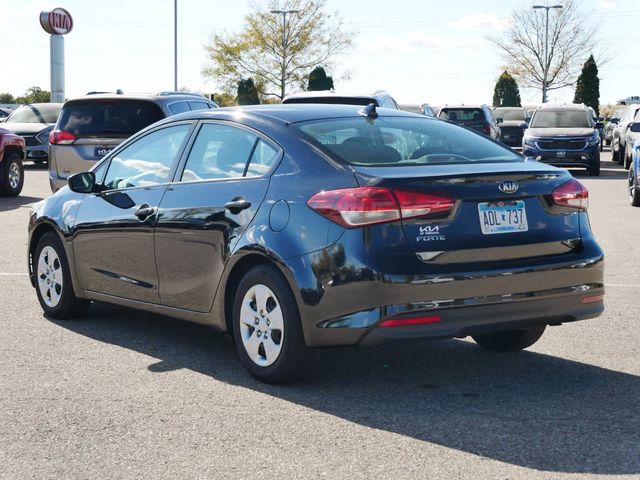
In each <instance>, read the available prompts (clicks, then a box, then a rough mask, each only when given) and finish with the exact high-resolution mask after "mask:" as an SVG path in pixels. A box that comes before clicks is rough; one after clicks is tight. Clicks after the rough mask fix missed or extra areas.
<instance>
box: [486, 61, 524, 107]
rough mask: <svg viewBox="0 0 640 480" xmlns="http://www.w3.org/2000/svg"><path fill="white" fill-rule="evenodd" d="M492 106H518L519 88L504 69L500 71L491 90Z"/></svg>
mask: <svg viewBox="0 0 640 480" xmlns="http://www.w3.org/2000/svg"><path fill="white" fill-rule="evenodd" d="M493 106H494V107H520V106H521V105H520V89H519V88H518V84H517V83H516V80H515V79H514V78H513V77H512V76H511V75H509V72H507V71H506V70H505V71H504V72H502V75H500V78H498V81H497V82H496V87H495V88H494V90H493Z"/></svg>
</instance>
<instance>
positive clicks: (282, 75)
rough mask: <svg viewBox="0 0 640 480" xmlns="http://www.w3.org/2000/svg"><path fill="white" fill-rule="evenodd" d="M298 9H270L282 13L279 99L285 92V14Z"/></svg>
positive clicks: (277, 13)
mask: <svg viewBox="0 0 640 480" xmlns="http://www.w3.org/2000/svg"><path fill="white" fill-rule="evenodd" d="M299 11H300V10H271V13H274V14H276V15H282V67H281V70H280V100H281V101H282V100H283V99H284V94H285V84H286V82H285V75H286V73H287V15H293V14H294V13H298V12H299Z"/></svg>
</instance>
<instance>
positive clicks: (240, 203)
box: [224, 197, 251, 215]
mask: <svg viewBox="0 0 640 480" xmlns="http://www.w3.org/2000/svg"><path fill="white" fill-rule="evenodd" d="M250 206H251V202H248V201H246V200H245V199H244V197H236V198H234V199H233V200H231V201H230V202H227V203H225V204H224V208H226V209H227V210H229V211H230V212H231V213H233V214H234V215H235V214H236V213H240V212H241V211H242V210H246V209H247V208H249V207H250Z"/></svg>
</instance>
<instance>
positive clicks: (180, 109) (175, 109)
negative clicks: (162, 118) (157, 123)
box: [169, 102, 190, 115]
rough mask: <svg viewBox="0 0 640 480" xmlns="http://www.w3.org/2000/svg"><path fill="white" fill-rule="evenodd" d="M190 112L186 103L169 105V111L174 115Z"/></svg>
mask: <svg viewBox="0 0 640 480" xmlns="http://www.w3.org/2000/svg"><path fill="white" fill-rule="evenodd" d="M189 110H190V108H189V104H188V103H187V102H176V103H172V104H171V105H169V111H170V112H171V113H172V114H174V115H176V114H178V113H184V112H188V111H189Z"/></svg>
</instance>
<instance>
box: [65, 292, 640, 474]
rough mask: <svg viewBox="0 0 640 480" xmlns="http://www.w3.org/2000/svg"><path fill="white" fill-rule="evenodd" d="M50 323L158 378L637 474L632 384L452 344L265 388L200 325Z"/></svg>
mask: <svg viewBox="0 0 640 480" xmlns="http://www.w3.org/2000/svg"><path fill="white" fill-rule="evenodd" d="M55 323H56V324H57V325H59V326H60V327H62V328H66V329H69V330H71V331H74V332H76V333H78V334H80V335H84V336H86V337H89V338H92V339H95V340H98V341H101V342H106V343H109V344H113V345H118V346H121V347H123V348H127V349H131V350H134V351H137V352H140V353H143V354H144V355H148V356H151V357H154V358H156V359H158V361H157V362H153V363H152V364H151V365H150V366H149V367H148V369H149V370H150V371H152V372H156V373H157V374H159V375H161V374H162V373H163V372H169V371H174V370H178V369H183V368H186V369H191V370H193V371H196V372H199V373H202V374H205V375H208V376H209V377H211V378H212V379H215V380H217V381H221V382H226V383H228V384H233V385H238V386H241V387H244V388H249V389H252V390H255V391H258V392H262V393H266V394H269V395H272V396H274V397H277V398H281V399H283V400H286V401H288V402H293V403H295V404H299V405H302V406H305V407H308V408H312V409H314V410H317V411H320V412H325V413H327V414H330V415H333V416H336V417H339V418H343V419H345V420H348V421H350V422H354V423H356V424H360V425H363V426H366V427H371V428H375V429H380V430H384V431H388V432H394V433H397V434H400V435H404V436H408V437H412V438H414V439H418V440H422V441H425V442H431V443H435V444H439V445H442V446H445V447H448V448H454V449H458V450H461V451H464V452H469V453H473V454H475V455H479V456H482V457H486V458H489V459H493V460H498V461H501V462H507V463H510V464H513V465H518V466H522V467H526V468H531V469H536V470H543V471H550V472H565V473H582V474H586V473H593V474H610V475H614V474H628V475H634V474H640V441H639V438H640V436H639V435H640V434H639V432H640V377H638V376H635V375H631V374H627V373H622V372H617V371H612V370H608V369H605V368H600V367H597V366H594V365H588V364H584V363H578V362H574V361H570V360H565V359H563V358H559V357H553V356H549V355H543V354H539V353H533V352H519V353H513V354H493V353H488V352H485V351H483V350H482V349H480V348H478V347H477V346H476V345H474V344H473V343H470V342H466V341H459V340H449V341H439V342H428V343H412V344H401V345H399V344H395V345H387V346H382V347H375V348H373V347H371V348H331V349H322V350H315V351H314V352H313V357H314V362H313V364H314V365H313V367H312V368H311V369H310V371H309V372H308V375H307V378H306V379H305V380H304V381H303V382H301V383H299V384H295V385H287V386H271V385H265V384H262V383H260V382H258V381H256V380H254V379H253V378H252V377H251V376H250V375H249V374H248V373H247V372H246V371H245V370H244V369H243V368H242V367H241V366H240V364H239V362H238V360H237V358H236V354H235V350H234V347H233V345H232V344H231V342H230V340H229V339H228V337H227V336H226V335H223V334H221V333H217V332H215V331H213V330H211V329H210V328H208V327H205V326H201V325H196V324H191V323H187V322H181V321H179V320H174V319H170V318H166V317H163V316H158V315H153V314H148V313H144V312H134V311H130V310H126V309H121V308H119V307H112V306H106V305H100V304H96V305H93V306H92V308H91V310H90V314H89V316H88V317H87V318H84V319H81V320H78V321H55ZM557 328H562V327H557ZM547 334H551V335H553V329H551V331H550V332H549V331H548V332H547ZM390 451H393V449H391V450H390Z"/></svg>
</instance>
